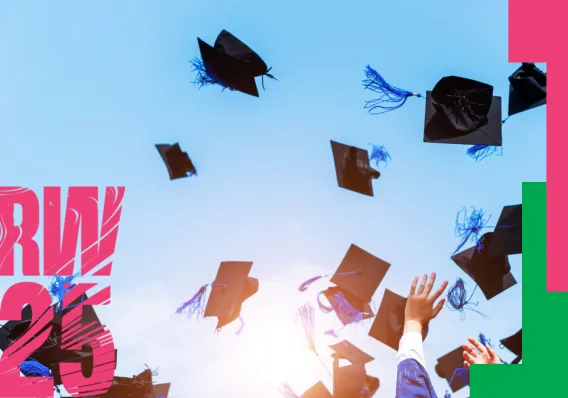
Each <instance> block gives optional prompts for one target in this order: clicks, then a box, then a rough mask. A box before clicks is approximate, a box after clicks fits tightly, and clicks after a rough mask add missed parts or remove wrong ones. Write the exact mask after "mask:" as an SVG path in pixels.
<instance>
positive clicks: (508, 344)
mask: <svg viewBox="0 0 568 398" xmlns="http://www.w3.org/2000/svg"><path fill="white" fill-rule="evenodd" d="M501 345H502V346H503V347H505V348H506V349H508V350H509V351H511V352H512V353H513V354H515V355H516V356H517V358H515V359H514V360H513V362H512V363H519V362H520V361H521V359H522V358H523V329H522V328H521V329H519V331H518V332H517V333H515V334H514V335H512V336H509V337H507V338H504V339H503V340H501Z"/></svg>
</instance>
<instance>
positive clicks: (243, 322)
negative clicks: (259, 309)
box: [237, 315, 245, 334]
mask: <svg viewBox="0 0 568 398" xmlns="http://www.w3.org/2000/svg"><path fill="white" fill-rule="evenodd" d="M239 321H241V326H240V327H239V330H237V334H241V332H242V331H243V329H244V328H245V321H244V320H243V318H242V317H241V316H240V315H239Z"/></svg>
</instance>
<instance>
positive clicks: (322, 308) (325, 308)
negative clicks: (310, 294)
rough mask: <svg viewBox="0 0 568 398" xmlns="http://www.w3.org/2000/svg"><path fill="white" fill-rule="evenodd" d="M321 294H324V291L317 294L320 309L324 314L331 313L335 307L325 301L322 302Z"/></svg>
mask: <svg viewBox="0 0 568 398" xmlns="http://www.w3.org/2000/svg"><path fill="white" fill-rule="evenodd" d="M321 296H323V292H319V293H318V295H317V300H318V307H320V310H321V311H322V312H323V313H324V314H329V313H330V312H331V311H333V307H328V306H327V305H325V304H324V303H322V302H321Z"/></svg>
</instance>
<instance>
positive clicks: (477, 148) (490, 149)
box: [465, 145, 503, 162]
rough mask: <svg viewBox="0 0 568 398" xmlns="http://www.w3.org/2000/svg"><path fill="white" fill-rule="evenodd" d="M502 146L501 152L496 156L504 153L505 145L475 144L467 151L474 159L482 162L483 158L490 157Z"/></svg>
mask: <svg viewBox="0 0 568 398" xmlns="http://www.w3.org/2000/svg"><path fill="white" fill-rule="evenodd" d="M499 148H501V152H500V153H499V154H497V155H496V156H501V155H503V147H497V146H490V145H473V146H471V147H469V148H468V149H467V151H466V152H465V153H466V154H467V156H469V157H470V158H472V159H474V160H475V161H477V162H481V161H482V160H483V159H485V158H488V157H490V156H492V155H495V153H497V150H498V149H499Z"/></svg>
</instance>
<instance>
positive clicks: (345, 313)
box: [333, 292, 367, 324]
mask: <svg viewBox="0 0 568 398" xmlns="http://www.w3.org/2000/svg"><path fill="white" fill-rule="evenodd" d="M333 299H334V301H335V303H336V304H337V309H338V312H339V314H338V316H339V318H341V319H342V320H343V321H345V322H346V323H347V324H352V323H359V322H361V321H362V320H363V317H364V316H365V315H367V314H366V313H365V312H361V311H357V310H356V309H355V308H353V306H352V305H351V304H349V302H348V301H347V299H346V298H345V296H343V293H341V292H340V293H336V294H334V295H333Z"/></svg>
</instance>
